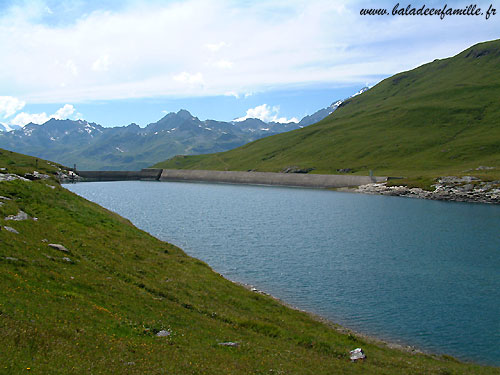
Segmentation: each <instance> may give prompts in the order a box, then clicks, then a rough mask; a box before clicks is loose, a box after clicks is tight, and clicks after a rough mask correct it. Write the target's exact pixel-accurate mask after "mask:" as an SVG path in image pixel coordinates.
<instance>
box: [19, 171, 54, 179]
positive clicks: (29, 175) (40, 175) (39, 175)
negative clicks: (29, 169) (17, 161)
mask: <svg viewBox="0 0 500 375" xmlns="http://www.w3.org/2000/svg"><path fill="white" fill-rule="evenodd" d="M24 177H25V178H27V179H28V180H32V181H33V180H47V179H49V178H50V176H49V175H48V174H43V173H39V172H37V171H33V173H25V174H24Z"/></svg>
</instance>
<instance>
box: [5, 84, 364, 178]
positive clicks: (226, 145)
mask: <svg viewBox="0 0 500 375" xmlns="http://www.w3.org/2000/svg"><path fill="white" fill-rule="evenodd" d="M365 90H367V88H363V89H362V90H361V91H360V92H363V91H365ZM357 94H358V93H356V94H355V95H357ZM340 103H342V101H341V100H339V101H336V102H334V103H333V104H332V105H330V106H328V107H326V108H323V109H320V110H319V111H317V112H316V113H314V114H312V115H310V116H306V117H304V118H303V119H302V120H301V121H300V122H299V123H296V122H289V123H279V122H267V123H266V122H264V121H261V120H259V119H256V118H249V119H246V120H244V121H231V122H225V121H216V120H204V121H201V120H200V119H198V118H197V117H195V116H193V115H192V114H191V113H189V112H188V111H186V110H180V111H178V112H177V113H174V112H171V113H169V114H167V115H166V116H164V117H163V118H162V119H160V120H159V121H157V122H155V123H151V124H149V125H147V126H146V127H144V128H141V127H139V126H138V125H137V124H130V125H128V126H123V127H111V128H110V127H103V126H101V125H99V124H96V123H89V122H87V121H84V120H76V121H74V120H56V119H50V120H49V121H47V122H45V123H44V124H42V125H37V124H33V123H30V124H27V125H25V126H24V127H23V128H20V127H17V129H11V128H9V126H8V125H4V126H3V130H4V131H0V147H2V148H5V149H8V150H11V151H15V152H20V153H24V154H27V155H31V156H36V157H40V158H43V159H48V160H54V161H56V162H58V163H61V164H63V165H68V166H73V165H74V164H76V165H77V168H78V169H81V170H137V169H141V168H144V167H148V166H150V165H152V164H154V163H157V162H160V161H162V160H165V159H168V158H170V157H173V156H175V155H180V154H182V155H191V154H205V153H213V152H220V151H227V150H230V149H233V148H236V147H239V146H242V145H244V144H246V143H248V142H252V141H254V140H257V139H260V138H263V137H267V136H270V135H275V134H279V133H283V132H287V131H290V130H296V129H299V128H302V127H304V126H308V125H310V124H312V123H314V122H317V121H319V120H321V119H322V118H324V117H325V116H328V115H329V114H331V113H332V112H333V111H335V110H336V109H337V108H338V106H339V104H340ZM0 126H1V124H0ZM0 130H2V127H0Z"/></svg>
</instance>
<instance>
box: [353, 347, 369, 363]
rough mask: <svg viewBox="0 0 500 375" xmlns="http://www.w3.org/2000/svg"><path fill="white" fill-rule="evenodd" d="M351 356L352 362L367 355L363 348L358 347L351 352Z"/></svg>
mask: <svg viewBox="0 0 500 375" xmlns="http://www.w3.org/2000/svg"><path fill="white" fill-rule="evenodd" d="M349 358H350V359H351V362H356V361H359V360H360V359H362V360H365V359H366V355H365V353H364V352H363V349H361V348H356V349H354V350H351V351H350V352H349Z"/></svg>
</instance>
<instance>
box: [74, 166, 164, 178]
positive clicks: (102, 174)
mask: <svg viewBox="0 0 500 375" xmlns="http://www.w3.org/2000/svg"><path fill="white" fill-rule="evenodd" d="M162 171H163V170H162V169H155V168H145V169H142V170H140V171H77V174H78V175H79V176H80V177H81V178H83V179H84V180H86V181H128V180H159V179H160V175H161V172H162Z"/></svg>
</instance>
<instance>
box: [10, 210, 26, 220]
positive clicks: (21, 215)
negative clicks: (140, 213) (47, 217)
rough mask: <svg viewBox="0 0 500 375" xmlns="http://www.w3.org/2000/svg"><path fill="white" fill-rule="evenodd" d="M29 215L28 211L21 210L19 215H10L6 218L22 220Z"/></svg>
mask: <svg viewBox="0 0 500 375" xmlns="http://www.w3.org/2000/svg"><path fill="white" fill-rule="evenodd" d="M28 219H29V216H28V214H27V213H26V212H24V211H19V212H18V213H17V215H10V216H7V217H6V218H5V220H14V221H22V220H28Z"/></svg>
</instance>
